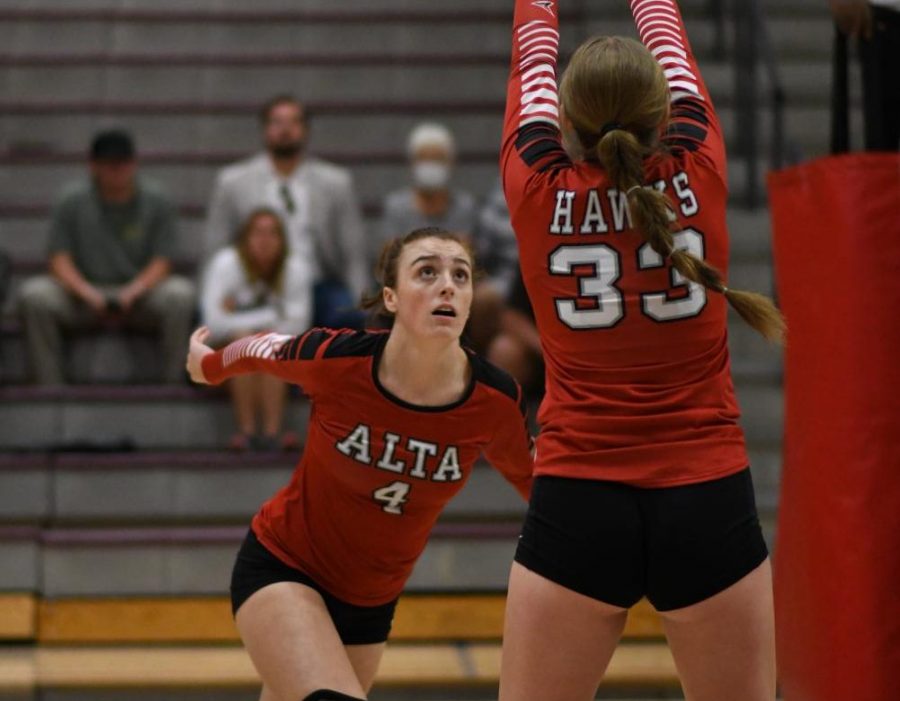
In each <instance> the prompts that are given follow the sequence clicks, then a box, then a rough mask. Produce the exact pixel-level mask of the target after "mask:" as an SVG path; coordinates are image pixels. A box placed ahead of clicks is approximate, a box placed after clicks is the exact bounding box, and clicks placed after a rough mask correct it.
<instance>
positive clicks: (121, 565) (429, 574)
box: [0, 523, 518, 598]
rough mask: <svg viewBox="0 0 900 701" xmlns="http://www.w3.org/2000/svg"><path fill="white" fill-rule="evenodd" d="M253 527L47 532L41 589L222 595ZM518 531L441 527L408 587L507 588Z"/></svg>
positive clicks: (48, 592)
mask: <svg viewBox="0 0 900 701" xmlns="http://www.w3.org/2000/svg"><path fill="white" fill-rule="evenodd" d="M245 533H246V526H242V527H236V528H234V527H229V528H217V529H211V528H207V529H159V528H157V529H119V530H116V531H111V530H109V529H103V530H99V529H95V530H56V531H45V532H44V533H43V535H42V563H41V564H42V568H41V569H42V571H41V573H40V585H41V586H40V587H39V590H40V591H41V592H42V593H43V594H44V596H46V597H48V598H53V597H69V596H105V595H110V596H122V595H139V596H160V595H186V594H222V593H224V592H227V590H228V582H229V581H230V575H231V568H232V566H233V564H234V557H235V554H236V553H237V549H238V547H239V545H240V542H241V540H242V539H243V537H244V534H245ZM517 535H518V525H517V524H515V523H512V524H508V525H507V524H498V525H490V524H485V525H484V526H462V525H453V524H447V525H443V526H441V525H439V526H436V527H435V530H434V532H433V534H432V537H431V540H430V541H429V544H428V546H427V547H426V549H425V552H424V553H423V554H422V556H421V558H420V559H419V561H418V564H417V565H416V569H415V572H414V573H413V575H412V577H411V578H410V580H409V583H408V584H407V587H406V589H407V591H414V592H415V591H447V592H450V591H466V590H469V591H471V590H475V591H502V590H504V589H505V588H506V581H507V579H508V577H509V566H510V563H511V562H512V557H513V553H514V551H515V546H516V539H517ZM0 576H3V575H0ZM0 586H2V585H0Z"/></svg>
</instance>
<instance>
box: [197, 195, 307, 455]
mask: <svg viewBox="0 0 900 701" xmlns="http://www.w3.org/2000/svg"><path fill="white" fill-rule="evenodd" d="M201 307H202V313H203V320H204V323H205V324H206V326H207V327H208V328H209V329H210V332H211V335H212V338H213V339H214V340H215V342H217V343H221V344H227V343H229V342H231V341H233V340H235V339H238V338H242V337H244V336H248V335H250V334H253V333H256V332H258V331H275V332H278V333H282V334H291V335H292V334H297V333H299V332H300V331H303V330H305V329H307V328H308V327H309V325H310V322H311V318H312V271H311V270H310V268H309V266H308V264H307V263H306V262H305V261H303V260H300V259H299V258H298V257H292V256H290V255H289V250H288V245H287V238H286V232H285V228H284V223H283V222H282V220H281V218H280V217H279V215H278V214H277V213H276V212H275V211H273V210H270V209H257V210H255V211H253V212H252V213H251V214H250V216H249V217H248V218H247V221H246V222H245V223H244V225H243V227H241V231H240V233H239V234H238V239H237V241H236V242H235V244H234V245H233V246H229V247H227V248H223V249H222V250H220V251H219V252H218V253H216V255H214V256H213V258H212V260H211V261H210V263H209V267H208V268H207V270H206V275H205V280H204V285H203V293H202V295H201ZM228 387H229V391H230V392H231V398H232V403H233V406H234V413H235V419H236V421H237V428H238V430H237V432H236V433H235V434H234V435H233V436H232V438H231V440H230V441H229V448H231V449H232V450H236V451H243V450H247V449H248V448H253V449H256V450H275V449H278V448H281V449H284V450H291V449H294V448H296V447H297V446H298V439H297V436H296V434H294V433H293V432H291V431H288V432H286V433H282V426H283V422H284V408H285V399H286V395H287V385H286V384H285V383H284V382H283V381H282V380H280V379H279V378H277V377H273V376H271V375H263V374H259V375H242V376H239V377H234V378H233V379H232V380H231V381H230V382H229V383H228Z"/></svg>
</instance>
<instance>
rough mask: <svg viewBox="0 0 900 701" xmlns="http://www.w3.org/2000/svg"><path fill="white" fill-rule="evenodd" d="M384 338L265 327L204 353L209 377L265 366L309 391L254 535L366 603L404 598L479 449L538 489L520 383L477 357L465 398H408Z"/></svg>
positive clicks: (345, 595) (516, 481)
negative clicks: (388, 363)
mask: <svg viewBox="0 0 900 701" xmlns="http://www.w3.org/2000/svg"><path fill="white" fill-rule="evenodd" d="M387 338H388V334H387V333H370V332H353V331H333V330H329V329H313V330H311V331H308V332H307V333H306V334H304V335H302V336H295V337H292V336H283V335H279V334H258V335H256V336H251V337H249V338H245V339H243V340H240V341H237V342H235V343H232V344H231V345H229V346H227V347H226V348H225V349H223V350H221V351H218V352H216V353H212V354H210V355H207V356H206V357H205V358H204V359H203V373H204V375H205V377H206V378H207V380H208V381H210V382H212V383H215V384H217V383H219V382H222V381H223V380H225V379H226V378H228V377H233V376H234V375H240V374H245V373H250V372H265V373H268V374H270V375H275V376H277V377H280V378H282V379H283V380H285V381H287V382H292V383H296V384H299V385H301V386H302V387H303V390H304V392H305V393H306V394H307V395H309V397H310V399H311V401H312V411H311V414H310V418H309V428H308V431H307V436H306V447H305V449H304V452H303V457H302V459H301V460H300V463H299V464H298V465H297V468H296V470H295V471H294V474H293V476H292V478H291V481H290V483H289V484H288V485H287V486H286V487H284V488H283V489H282V490H281V491H280V492H278V494H276V495H275V497H274V498H272V499H271V500H269V501H268V502H266V504H264V505H263V507H262V509H261V510H260V511H259V513H258V514H257V515H256V517H255V518H254V519H253V531H254V532H255V533H256V536H257V537H258V538H259V540H260V541H261V542H262V543H263V545H265V546H266V548H268V549H269V550H270V551H271V552H272V553H274V554H275V555H276V556H277V557H278V558H279V559H281V560H282V561H284V562H285V563H287V564H288V565H290V566H292V567H295V568H297V569H299V570H302V571H303V572H305V573H306V574H307V575H309V576H310V577H312V579H313V580H314V581H316V582H317V583H318V584H319V585H321V586H322V587H324V588H325V589H326V590H327V591H328V592H330V593H331V594H333V595H334V596H336V597H338V598H339V599H341V600H343V601H345V602H347V603H350V604H355V605H357V606H377V605H380V604H384V603H387V602H389V601H392V600H393V599H395V598H396V597H397V596H398V595H399V594H400V592H401V590H402V589H403V585H404V583H405V582H406V580H407V578H408V577H409V575H410V573H411V572H412V569H413V565H415V563H416V559H417V558H418V557H419V555H420V554H421V552H422V550H423V549H424V548H425V543H426V541H427V539H428V534H429V533H430V531H431V528H432V526H433V525H434V522H435V521H436V520H437V518H438V515H439V514H440V513H441V510H442V509H443V507H444V505H445V504H446V503H447V502H448V501H449V500H450V499H451V498H452V497H453V496H454V495H455V494H456V493H457V492H458V491H459V490H460V489H461V488H462V486H463V484H465V482H466V479H467V478H468V477H469V474H470V473H471V471H472V466H473V464H474V463H475V461H476V460H477V459H478V458H479V456H480V455H481V454H482V453H484V454H485V456H486V457H487V459H488V460H489V461H490V462H491V464H492V465H493V466H494V467H496V468H497V469H498V470H500V471H501V472H502V473H503V475H504V476H505V477H506V478H507V479H508V480H509V481H510V482H511V483H512V484H513V485H514V486H515V487H516V489H518V491H519V492H520V493H521V494H522V496H524V497H525V498H526V499H527V498H528V493H529V491H530V486H531V472H532V458H531V439H530V437H529V435H528V431H527V429H526V424H525V413H524V402H523V401H522V393H521V390H520V388H519V386H518V385H517V384H516V382H515V381H514V380H513V379H512V378H511V377H510V376H509V375H507V374H506V373H505V372H503V371H501V370H499V369H497V368H495V367H494V366H492V365H491V364H489V363H487V362H486V361H484V360H482V359H481V358H479V357H478V356H476V355H474V354H469V362H470V367H471V371H472V377H471V382H470V384H469V386H468V388H467V390H466V393H465V395H464V396H463V397H462V398H461V399H460V400H459V401H457V402H456V403H454V404H452V405H449V406H444V407H419V406H414V405H411V404H408V403H406V402H404V401H403V400H401V399H399V398H397V397H395V396H393V395H392V394H391V393H390V392H388V391H387V390H386V389H385V388H384V387H382V386H381V384H380V383H379V381H378V375H377V372H376V369H377V367H378V361H379V358H380V357H381V353H382V351H383V349H384V345H385V343H386V341H387Z"/></svg>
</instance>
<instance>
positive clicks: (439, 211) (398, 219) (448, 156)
mask: <svg viewBox="0 0 900 701" xmlns="http://www.w3.org/2000/svg"><path fill="white" fill-rule="evenodd" d="M406 151H407V155H408V157H409V163H410V176H411V180H412V182H411V184H410V185H409V186H408V187H404V188H401V189H399V190H395V191H394V192H392V193H390V194H389V195H388V196H387V197H386V198H385V200H384V215H383V218H382V221H381V231H380V235H379V236H378V237H376V240H375V241H374V242H373V243H374V244H375V246H374V248H373V250H371V251H370V254H371V259H372V261H373V263H374V261H375V258H376V255H377V253H378V250H379V249H380V248H381V246H382V245H383V244H384V242H386V241H388V240H390V239H392V238H394V237H395V236H398V235H399V234H401V233H403V232H404V231H411V230H413V229H418V228H422V227H426V226H434V227H439V228H441V229H446V230H448V231H453V232H455V233H458V234H460V235H462V236H464V237H466V238H471V236H472V234H473V232H474V231H475V226H476V222H477V216H478V212H477V209H476V206H475V198H474V197H473V196H472V195H471V194H470V193H468V192H465V191H463V190H457V189H453V188H451V187H450V179H451V176H452V174H453V165H454V161H455V158H456V143H455V142H454V139H453V135H452V134H451V133H450V130H449V129H447V127H445V126H444V125H442V124H433V123H424V124H420V125H418V126H417V127H416V128H415V129H413V130H412V132H411V133H410V135H409V139H408V141H407V148H406Z"/></svg>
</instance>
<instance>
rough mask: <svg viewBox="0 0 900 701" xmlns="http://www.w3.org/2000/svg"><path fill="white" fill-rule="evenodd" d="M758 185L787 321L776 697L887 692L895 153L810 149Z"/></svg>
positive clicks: (898, 213)
mask: <svg viewBox="0 0 900 701" xmlns="http://www.w3.org/2000/svg"><path fill="white" fill-rule="evenodd" d="M769 191H770V200H771V208H772V218H773V229H774V236H775V263H776V268H777V279H778V290H779V297H780V299H779V301H780V303H781V306H782V309H783V310H784V312H785V314H786V316H787V322H788V327H789V331H788V345H787V352H786V362H785V390H786V411H785V416H786V420H785V456H784V474H783V478H782V487H781V504H780V514H779V525H778V535H777V544H776V561H775V597H776V620H777V631H778V657H779V673H780V678H781V684H782V689H783V692H784V697H785V700H786V701H847V699H853V701H888V699H900V156H898V155H894V154H856V155H847V156H839V157H831V158H825V159H822V160H818V161H815V162H813V163H809V164H806V165H803V166H800V167H797V168H792V169H790V170H786V171H782V172H780V173H775V174H773V175H771V176H770V178H769Z"/></svg>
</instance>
